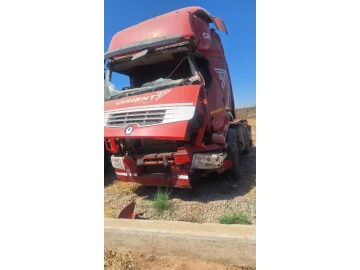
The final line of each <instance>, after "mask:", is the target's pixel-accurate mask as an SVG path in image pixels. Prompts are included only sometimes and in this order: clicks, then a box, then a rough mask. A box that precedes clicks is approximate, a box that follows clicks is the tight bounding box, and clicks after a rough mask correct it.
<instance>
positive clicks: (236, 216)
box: [219, 212, 251, 224]
mask: <svg viewBox="0 0 360 270" xmlns="http://www.w3.org/2000/svg"><path fill="white" fill-rule="evenodd" d="M219 222H220V223H221V224H251V223H250V220H249V216H248V215H247V214H246V213H244V212H240V213H231V214H225V215H222V216H221V217H220V218H219Z"/></svg>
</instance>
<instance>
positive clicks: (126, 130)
mask: <svg viewBox="0 0 360 270" xmlns="http://www.w3.org/2000/svg"><path fill="white" fill-rule="evenodd" d="M133 131H134V128H133V127H132V126H130V127H127V128H126V129H125V134H126V135H130V134H131V133H132V132H133Z"/></svg>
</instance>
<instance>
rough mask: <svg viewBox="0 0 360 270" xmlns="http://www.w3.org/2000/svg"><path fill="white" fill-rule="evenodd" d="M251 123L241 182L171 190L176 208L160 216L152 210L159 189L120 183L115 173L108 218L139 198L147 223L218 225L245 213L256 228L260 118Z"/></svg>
mask: <svg viewBox="0 0 360 270" xmlns="http://www.w3.org/2000/svg"><path fill="white" fill-rule="evenodd" d="M248 121H249V124H250V125H251V126H252V135H253V144H254V146H253V147H251V149H250V153H249V154H248V155H245V156H243V158H242V160H241V171H242V174H241V175H242V176H241V179H239V180H237V181H234V180H231V179H229V178H225V177H222V176H220V175H213V176H211V177H208V178H206V179H204V180H203V181H202V182H201V183H200V185H199V186H198V187H194V188H193V189H170V191H171V205H172V207H171V208H170V210H165V211H164V212H163V213H157V212H156V210H155V209H154V208H153V206H152V203H153V200H154V197H155V193H156V190H157V188H156V187H145V186H141V185H138V184H135V183H123V182H121V181H117V180H116V176H115V174H114V173H113V172H112V173H110V174H108V175H106V177H105V188H104V215H105V217H112V218H117V216H118V214H119V212H120V210H121V209H122V208H123V207H124V206H125V205H126V204H128V203H129V202H130V200H131V199H132V198H134V197H136V198H137V204H136V208H135V211H136V212H142V213H143V215H142V218H145V219H157V220H178V221H188V222H199V223H202V222H207V223H217V222H218V218H219V217H220V216H221V215H223V214H224V213H233V212H239V211H241V212H244V213H246V214H247V215H248V216H249V220H250V223H251V224H256V116H255V117H252V118H248Z"/></svg>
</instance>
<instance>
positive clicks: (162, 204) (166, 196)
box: [153, 188, 171, 212]
mask: <svg viewBox="0 0 360 270" xmlns="http://www.w3.org/2000/svg"><path fill="white" fill-rule="evenodd" d="M153 205H154V208H155V209H156V211H158V212H162V211H164V210H168V209H170V207H171V201H170V192H169V191H168V190H167V189H165V190H161V188H158V190H157V192H156V195H155V200H154V203H153Z"/></svg>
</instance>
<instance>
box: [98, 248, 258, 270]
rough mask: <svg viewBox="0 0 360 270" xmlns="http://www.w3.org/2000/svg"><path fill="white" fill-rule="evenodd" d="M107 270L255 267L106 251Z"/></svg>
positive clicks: (235, 269)
mask: <svg viewBox="0 0 360 270" xmlns="http://www.w3.org/2000/svg"><path fill="white" fill-rule="evenodd" d="M104 269H105V270H107V269H108V270H112V269H114V270H115V269H116V270H140V269H149V270H150V269H151V270H158V269H166V270H187V269H189V270H190V269H197V270H255V269H256V268H255V267H240V266H233V265H224V264H218V263H213V262H203V261H194V260H185V259H182V258H176V257H166V256H152V255H135V254H131V253H120V252H116V251H112V250H105V251H104Z"/></svg>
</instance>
